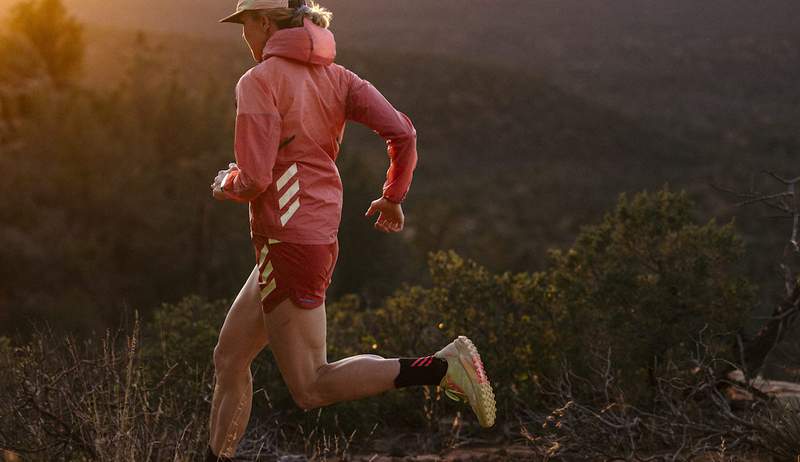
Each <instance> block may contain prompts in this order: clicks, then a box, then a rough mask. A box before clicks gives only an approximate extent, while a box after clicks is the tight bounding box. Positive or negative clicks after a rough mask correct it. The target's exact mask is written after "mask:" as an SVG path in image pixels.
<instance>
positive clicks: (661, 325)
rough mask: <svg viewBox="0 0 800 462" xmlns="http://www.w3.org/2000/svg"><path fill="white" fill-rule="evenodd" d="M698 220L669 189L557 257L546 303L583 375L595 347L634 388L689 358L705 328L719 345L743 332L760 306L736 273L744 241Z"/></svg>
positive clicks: (729, 228)
mask: <svg viewBox="0 0 800 462" xmlns="http://www.w3.org/2000/svg"><path fill="white" fill-rule="evenodd" d="M691 212H692V202H691V201H690V200H689V198H688V197H687V195H686V193H673V192H671V191H669V190H668V189H667V188H665V189H663V190H661V191H658V192H656V193H652V194H650V193H647V192H644V193H641V194H636V195H635V196H634V197H633V198H631V199H629V198H628V197H627V196H626V195H622V196H621V197H620V199H619V202H618V204H617V207H616V209H615V210H614V211H612V212H610V213H608V214H607V215H606V216H605V217H604V219H603V221H602V222H601V223H599V224H597V225H593V226H587V227H585V228H583V230H582V232H581V233H580V235H579V237H578V238H577V240H576V241H575V244H574V245H573V246H572V248H570V249H569V250H567V251H553V252H552V253H551V267H550V269H549V270H548V275H547V279H548V289H547V294H548V304H549V305H550V306H551V309H552V310H554V311H555V312H558V313H561V314H562V316H560V317H559V321H558V324H557V327H556V331H557V332H559V333H560V334H561V335H560V337H561V338H560V339H559V344H560V345H561V347H562V348H563V350H564V351H565V353H567V354H568V357H569V358H570V359H571V361H572V362H573V364H575V365H577V366H578V370H579V371H580V372H581V373H584V372H586V371H587V367H588V363H589V361H591V359H590V358H588V357H587V354H586V353H587V351H588V347H589V346H594V347H595V348H599V349H601V350H602V351H606V350H607V349H611V351H612V354H613V355H614V357H615V363H616V364H617V365H618V366H619V367H620V368H621V369H622V370H624V371H625V372H626V375H627V378H628V380H632V382H631V386H633V387H636V386H638V385H641V381H640V379H642V378H643V377H648V376H649V377H650V378H651V377H652V373H653V372H654V371H653V369H654V368H658V367H664V366H666V365H668V364H671V363H678V364H680V363H682V362H685V361H686V360H688V359H689V358H690V354H691V350H690V349H691V346H692V345H693V342H692V338H693V336H696V335H697V333H698V332H700V331H701V330H703V329H705V330H706V333H707V334H708V335H707V337H709V338H711V337H713V336H714V335H715V334H721V333H725V332H736V331H738V330H739V329H740V328H741V327H742V325H743V323H744V321H745V320H746V318H747V316H748V313H749V310H750V307H751V306H752V304H753V302H754V287H753V286H752V285H751V284H750V283H748V282H747V280H746V279H745V278H744V277H742V276H741V274H742V272H741V271H740V270H739V268H738V267H737V263H738V261H739V259H740V257H741V256H742V254H743V245H742V242H741V240H740V239H739V238H738V237H737V235H736V234H735V232H734V227H733V223H728V224H725V225H718V224H717V223H716V222H715V221H714V220H713V219H712V220H711V221H709V222H708V223H706V224H704V225H700V224H697V223H696V222H695V220H694V219H693V218H692V216H691ZM717 347H718V349H720V350H722V351H724V350H729V345H725V344H722V345H717Z"/></svg>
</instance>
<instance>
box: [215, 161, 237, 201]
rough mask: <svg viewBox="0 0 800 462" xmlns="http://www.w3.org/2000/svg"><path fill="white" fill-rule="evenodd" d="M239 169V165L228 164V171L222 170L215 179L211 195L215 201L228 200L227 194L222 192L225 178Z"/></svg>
mask: <svg viewBox="0 0 800 462" xmlns="http://www.w3.org/2000/svg"><path fill="white" fill-rule="evenodd" d="M238 168H239V166H238V165H236V164H234V163H230V164H228V169H227V170H220V171H219V172H218V173H217V177H216V178H214V182H213V183H211V195H212V196H214V199H216V200H218V201H224V200H225V199H227V197H226V196H225V193H224V192H223V191H222V181H223V180H224V179H225V176H226V175H228V173H230V172H231V171H233V170H237V169H238Z"/></svg>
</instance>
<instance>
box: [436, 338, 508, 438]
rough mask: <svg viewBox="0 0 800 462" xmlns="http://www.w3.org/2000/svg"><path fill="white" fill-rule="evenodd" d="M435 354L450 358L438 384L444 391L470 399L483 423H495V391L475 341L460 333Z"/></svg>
mask: <svg viewBox="0 0 800 462" xmlns="http://www.w3.org/2000/svg"><path fill="white" fill-rule="evenodd" d="M434 356H435V357H437V358H441V359H444V360H446V361H447V373H446V374H445V375H444V377H443V378H442V381H441V383H440V384H439V386H440V387H442V389H444V394H445V395H446V396H447V397H448V398H450V399H452V400H454V401H462V402H465V403H468V404H469V405H470V407H472V411H473V412H474V413H475V415H476V416H478V423H479V424H480V425H481V427H491V426H492V425H494V420H495V416H496V413H497V410H496V408H495V403H494V391H492V385H491V384H490V383H489V378H488V377H487V376H486V371H485V370H484V368H483V362H482V361H481V355H480V354H478V349H477V348H475V345H474V344H473V343H472V341H471V340H470V339H468V338H467V337H464V336H463V335H460V336H459V337H458V338H457V339H455V340H453V341H452V342H451V343H450V344H449V345H447V346H446V347H444V348H442V349H441V350H439V351H437V352H436V354H434Z"/></svg>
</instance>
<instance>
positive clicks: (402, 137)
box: [346, 70, 417, 204]
mask: <svg viewBox="0 0 800 462" xmlns="http://www.w3.org/2000/svg"><path fill="white" fill-rule="evenodd" d="M346 72H347V77H348V79H349V85H348V96H347V110H346V117H347V119H348V120H352V121H355V122H358V123H361V124H363V125H366V126H367V127H369V128H371V129H372V130H374V131H375V132H376V133H377V134H378V135H380V137H381V138H383V139H384V140H385V141H386V146H387V153H388V155H389V159H390V165H389V170H388V171H387V172H386V181H385V182H384V184H383V197H384V198H385V199H386V200H388V201H390V202H394V203H397V204H399V203H401V202H403V200H404V199H405V197H406V194H408V190H409V188H410V187H411V180H412V177H413V173H414V168H416V166H417V131H416V130H415V129H414V125H413V124H412V123H411V119H409V118H408V116H406V115H405V114H403V113H402V112H400V111H398V110H397V109H395V108H394V107H393V106H392V105H391V104H390V103H389V101H387V100H386V98H384V96H383V95H382V94H381V93H380V92H379V91H378V90H377V89H376V88H375V87H374V86H373V85H372V84H371V83H369V82H368V81H366V80H364V79H362V78H360V77H359V76H357V75H356V74H355V73H353V72H351V71H349V70H347V71H346Z"/></svg>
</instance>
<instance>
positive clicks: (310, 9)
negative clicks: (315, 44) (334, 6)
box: [258, 0, 333, 29]
mask: <svg viewBox="0 0 800 462" xmlns="http://www.w3.org/2000/svg"><path fill="white" fill-rule="evenodd" d="M258 13H259V14H261V15H262V16H266V17H268V18H270V19H271V20H273V21H275V24H277V25H278V27H279V28H281V29H288V28H291V27H302V26H303V18H308V19H309V20H311V22H313V23H314V24H316V25H318V26H319V27H324V28H325V29H327V28H328V27H330V25H331V21H333V13H331V12H330V10H328V9H327V8H325V7H323V6H321V5H320V4H319V3H317V2H315V1H314V0H289V8H271V9H268V10H258Z"/></svg>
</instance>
